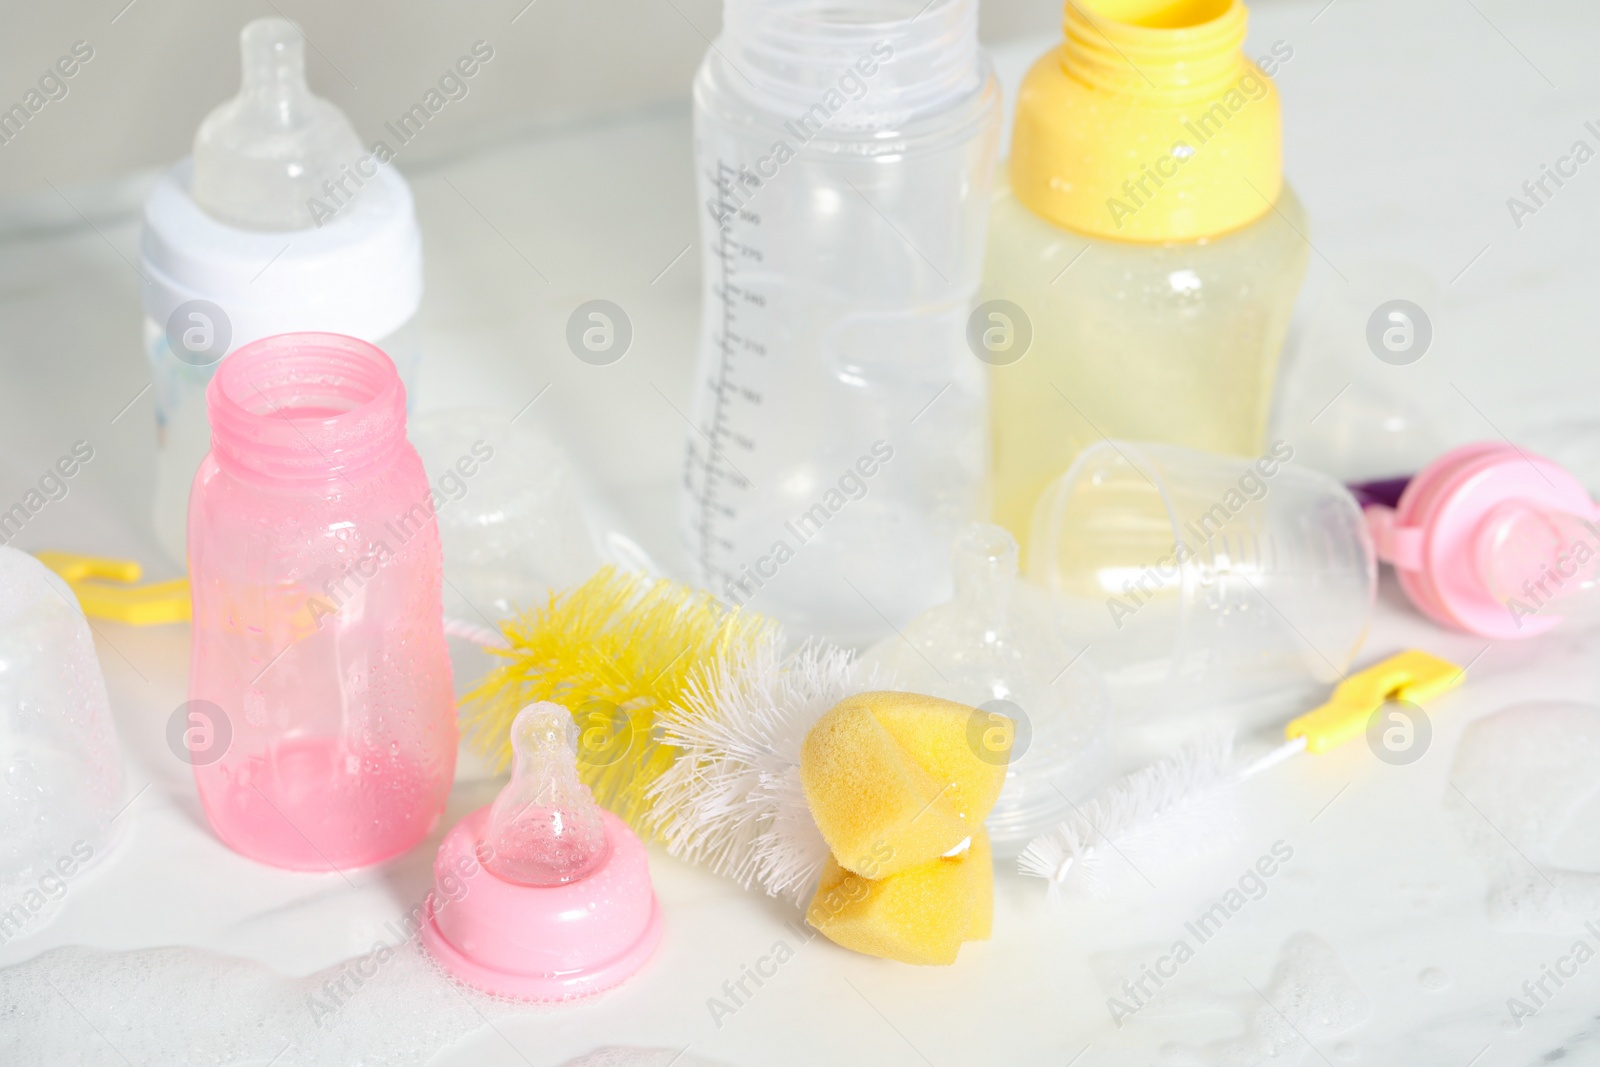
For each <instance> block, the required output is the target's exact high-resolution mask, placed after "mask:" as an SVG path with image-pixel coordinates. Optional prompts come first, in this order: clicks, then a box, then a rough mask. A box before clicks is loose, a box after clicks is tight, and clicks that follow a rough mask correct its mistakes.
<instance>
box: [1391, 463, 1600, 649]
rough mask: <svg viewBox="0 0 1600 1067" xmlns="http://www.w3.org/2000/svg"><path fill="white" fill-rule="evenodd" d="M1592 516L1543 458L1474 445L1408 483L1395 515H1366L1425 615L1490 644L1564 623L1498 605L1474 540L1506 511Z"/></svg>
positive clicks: (1584, 500) (1571, 481) (1575, 486)
mask: <svg viewBox="0 0 1600 1067" xmlns="http://www.w3.org/2000/svg"><path fill="white" fill-rule="evenodd" d="M1511 502H1515V503H1521V504H1526V505H1528V506H1530V507H1533V508H1539V509H1544V510H1547V511H1549V512H1552V513H1567V514H1570V515H1575V516H1585V517H1587V516H1592V515H1594V513H1595V504H1594V502H1593V501H1592V500H1591V499H1590V498H1589V493H1588V491H1587V490H1586V489H1585V488H1584V487H1583V484H1582V483H1581V482H1579V481H1578V479H1576V478H1575V477H1573V476H1572V475H1571V474H1570V473H1568V472H1567V471H1566V470H1565V469H1563V468H1562V467H1560V466H1558V465H1557V464H1555V463H1553V462H1551V461H1550V460H1548V459H1545V458H1544V457H1542V456H1536V455H1532V454H1530V453H1527V452H1524V451H1521V450H1519V449H1517V448H1516V447H1515V446H1513V445H1510V444H1506V443H1502V442H1487V441H1486V442H1478V443H1476V444H1470V445H1463V446H1462V447H1460V448H1457V449H1454V450H1452V451H1450V452H1447V453H1445V454H1444V455H1443V456H1440V457H1439V458H1438V459H1437V460H1435V461H1434V462H1432V463H1430V464H1429V465H1428V467H1427V469H1425V470H1423V471H1422V472H1421V473H1420V474H1418V475H1417V476H1416V477H1414V478H1412V479H1411V482H1410V484H1409V485H1407V486H1406V489H1405V492H1404V493H1402V494H1401V495H1400V500H1399V502H1398V503H1397V505H1396V506H1395V507H1394V509H1393V510H1391V509H1389V508H1386V507H1382V506H1369V507H1368V508H1367V509H1366V517H1367V525H1368V528H1369V529H1370V530H1371V532H1372V536H1373V541H1374V543H1375V545H1376V546H1377V551H1378V557H1379V558H1380V559H1382V560H1384V561H1385V562H1387V563H1391V564H1393V565H1394V568H1395V573H1396V575H1397V577H1398V578H1399V580H1400V586H1401V588H1402V589H1404V590H1405V592H1406V595H1407V596H1408V597H1410V599H1411V602H1412V603H1413V604H1415V605H1416V606H1417V608H1418V609H1420V610H1421V611H1422V612H1423V613H1424V614H1426V615H1427V616H1429V617H1430V618H1432V619H1433V620H1434V621H1436V622H1439V623H1441V624H1443V625H1445V626H1449V627H1451V628H1453V629H1457V630H1465V631H1467V632H1468V633H1474V634H1478V635H1480V636H1483V637H1492V638H1520V637H1532V636H1535V635H1537V634H1542V633H1545V632H1547V631H1548V630H1550V629H1551V628H1552V627H1554V626H1556V625H1558V624H1559V623H1560V622H1561V616H1559V615H1555V614H1541V615H1522V616H1519V614H1518V613H1516V612H1514V611H1513V610H1512V609H1511V607H1510V606H1509V605H1508V604H1507V603H1506V602H1504V601H1501V600H1499V599H1497V598H1496V597H1495V595H1494V593H1493V592H1492V591H1491V590H1490V589H1489V587H1488V585H1487V583H1486V582H1485V581H1484V578H1483V576H1482V575H1481V574H1480V573H1479V570H1478V568H1477V567H1476V566H1475V549H1476V539H1477V537H1478V533H1479V531H1480V529H1481V528H1482V526H1483V524H1484V521H1485V520H1486V519H1487V518H1488V517H1489V515H1490V513H1491V512H1493V511H1495V509H1497V508H1499V507H1500V506H1501V505H1504V504H1507V503H1511Z"/></svg>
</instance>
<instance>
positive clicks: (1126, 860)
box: [1017, 731, 1239, 902]
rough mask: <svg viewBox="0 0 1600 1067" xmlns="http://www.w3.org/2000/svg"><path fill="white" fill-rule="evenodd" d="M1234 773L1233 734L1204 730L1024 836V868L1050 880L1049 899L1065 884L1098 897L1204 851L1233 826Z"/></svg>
mask: <svg viewBox="0 0 1600 1067" xmlns="http://www.w3.org/2000/svg"><path fill="white" fill-rule="evenodd" d="M1238 780H1239V773H1238V768H1237V766H1236V764H1235V762H1234V758H1233V734H1232V733H1231V732H1227V731H1220V732H1215V733H1207V734H1205V735H1202V736H1201V737H1198V738H1196V739H1194V740H1192V741H1190V742H1189V743H1188V744H1185V745H1184V746H1183V747H1182V748H1180V749H1178V751H1176V752H1174V753H1173V754H1172V755H1170V756H1167V757H1165V758H1163V759H1160V760H1157V761H1156V762H1155V763H1152V764H1151V765H1150V766H1148V767H1143V768H1141V769H1139V770H1137V771H1135V772H1133V773H1132V774H1130V775H1128V776H1127V777H1125V778H1122V779H1120V780H1119V781H1116V782H1113V783H1112V784H1111V785H1109V786H1107V787H1106V788H1105V790H1103V791H1102V792H1101V793H1099V794H1098V795H1097V796H1094V797H1092V798H1090V799H1089V800H1086V801H1084V802H1083V803H1082V804H1079V805H1075V806H1074V808H1073V811H1072V814H1071V815H1069V816H1068V817H1067V818H1065V819H1063V820H1062V821H1061V822H1060V823H1058V824H1057V825H1056V826H1055V827H1054V828H1053V829H1050V830H1047V831H1045V832H1044V833H1042V834H1040V835H1039V836H1038V837H1036V838H1034V839H1033V840H1032V841H1030V842H1029V843H1028V847H1027V848H1026V849H1024V850H1023V852H1022V855H1021V856H1020V857H1018V859H1017V869H1018V870H1019V871H1021V872H1022V873H1023V874H1028V875H1033V876H1035V877H1038V878H1043V879H1045V880H1046V881H1047V882H1048V883H1049V892H1050V897H1051V900H1052V901H1053V902H1054V901H1059V900H1060V899H1061V898H1062V897H1063V896H1064V895H1065V894H1066V893H1067V892H1068V889H1069V887H1070V888H1072V889H1076V890H1079V891H1081V892H1084V893H1086V894H1087V895H1089V896H1093V897H1097V898H1103V897H1106V896H1109V895H1110V894H1111V893H1112V892H1113V891H1114V890H1115V889H1117V888H1118V887H1120V886H1122V885H1124V884H1126V883H1127V882H1128V881H1130V880H1131V881H1134V882H1147V881H1149V876H1148V875H1146V874H1145V873H1144V872H1145V871H1147V870H1150V871H1154V870H1158V869H1160V868H1161V867H1162V866H1163V865H1166V864H1170V863H1173V862H1175V861H1179V860H1183V859H1188V858H1192V857H1194V856H1196V855H1200V854H1203V853H1204V852H1206V851H1209V850H1210V849H1212V848H1215V847H1216V846H1217V845H1218V844H1219V843H1225V842H1226V840H1227V839H1228V838H1230V837H1231V836H1232V834H1233V832H1234V830H1235V820H1234V819H1233V817H1232V814H1231V812H1230V811H1229V810H1228V806H1227V803H1226V800H1227V797H1226V793H1227V792H1228V787H1229V786H1231V785H1233V784H1234V783H1235V782H1237V781H1238Z"/></svg>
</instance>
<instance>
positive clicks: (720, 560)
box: [683, 0, 999, 643]
mask: <svg viewBox="0 0 1600 1067" xmlns="http://www.w3.org/2000/svg"><path fill="white" fill-rule="evenodd" d="M694 96H695V140H696V163H697V166H698V168H699V195H700V199H701V202H702V205H703V211H702V215H701V233H702V236H703V238H704V241H705V244H704V252H705V256H704V263H705V273H704V282H703V287H704V288H703V300H702V307H701V314H702V321H701V331H700V350H699V361H698V363H697V367H696V375H695V379H694V396H693V412H692V420H693V423H694V429H693V430H692V431H691V432H690V433H689V435H688V441H689V443H688V455H687V462H686V468H685V479H684V482H685V484H684V508H683V514H684V520H685V522H684V525H685V533H686V537H687V540H688V544H689V550H690V553H691V555H692V557H693V559H694V561H695V563H696V565H697V567H698V571H699V575H700V578H701V580H702V581H704V582H705V583H706V584H707V586H708V587H709V588H710V589H711V590H712V591H713V592H714V593H716V594H717V595H718V596H721V597H723V598H724V599H726V600H728V601H730V602H732V603H737V604H753V606H754V607H756V608H757V609H759V610H761V611H764V612H766V613H768V614H771V615H774V616H776V617H777V618H779V619H781V620H783V621H784V622H785V623H787V624H789V625H790V626H792V627H793V628H794V629H796V630H797V631H798V632H804V633H815V634H823V635H826V636H829V637H832V638H834V639H836V640H841V641H845V642H849V643H865V642H867V641H870V640H873V639H875V638H877V637H880V636H882V635H883V634H884V633H887V632H888V630H889V626H890V625H891V621H893V622H898V621H903V620H905V619H907V618H909V617H911V616H912V615H914V614H915V613H916V612H918V611H920V610H922V609H924V608H926V607H929V606H931V605H933V604H935V603H938V602H940V601H941V600H944V599H946V598H948V596H949V591H950V563H949V545H950V541H951V539H952V537H953V536H954V535H955V533H956V532H957V530H959V528H960V527H961V525H962V524H963V523H965V522H967V521H968V520H969V519H970V518H971V517H972V515H973V513H974V512H975V511H976V510H977V509H978V507H979V504H980V499H979V494H980V486H981V482H982V476H983V469H984V462H985V445H984V404H985V394H984V382H983V375H982V373H981V372H982V370H983V365H982V363H981V362H980V361H978V360H977V359H976V358H974V356H973V354H972V353H971V352H970V351H969V350H968V349H967V347H966V342H965V324H966V319H967V316H968V314H969V313H970V311H971V308H972V301H973V299H974V297H975V295H976V292H977V287H978V283H979V278H980V273H981V269H982V254H983V239H984V227H985V219H986V217H987V214H988V199H989V189H990V183H991V172H992V170H993V167H994V156H995V148H996V143H997V137H998V123H999V93H998V90H997V88H996V85H995V81H994V77H993V75H992V73H991V71H990V69H989V64H988V62H987V60H986V59H985V58H984V56H983V53H982V52H981V51H980V50H979V48H978V43H977V4H976V2H975V0H932V2H931V3H930V2H925V0H872V2H870V3H866V4H861V5H854V6H852V7H851V8H850V9H849V10H848V12H847V11H846V10H845V9H844V8H843V7H840V6H837V5H833V4H829V3H824V2H821V0H727V3H726V5H725V10H724V22H723V32H722V36H721V37H720V38H719V39H718V41H717V44H716V46H715V47H714V48H712V49H711V50H710V51H709V52H708V53H707V54H706V58H705V61H704V63H702V64H701V67H700V72H699V75H698V76H697V78H696V80H695V90H694Z"/></svg>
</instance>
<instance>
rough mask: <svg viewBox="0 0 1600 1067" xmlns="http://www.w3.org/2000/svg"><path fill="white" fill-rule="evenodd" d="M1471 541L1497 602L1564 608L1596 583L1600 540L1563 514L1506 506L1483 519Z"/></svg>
mask: <svg viewBox="0 0 1600 1067" xmlns="http://www.w3.org/2000/svg"><path fill="white" fill-rule="evenodd" d="M1475 541H1476V543H1475V545H1474V549H1475V555H1476V557H1477V558H1476V561H1475V562H1476V564H1477V568H1478V574H1479V575H1480V576H1481V577H1482V579H1483V582H1484V584H1485V585H1486V586H1487V587H1488V589H1489V591H1490V593H1492V594H1493V595H1494V596H1495V597H1496V598H1497V599H1500V600H1507V601H1508V600H1511V599H1517V600H1519V601H1524V602H1526V603H1528V604H1531V605H1536V606H1540V607H1542V606H1543V605H1544V604H1548V603H1550V602H1551V601H1557V600H1559V601H1561V602H1563V604H1564V605H1566V604H1570V602H1571V601H1573V600H1574V599H1575V598H1576V597H1577V596H1578V595H1580V594H1586V593H1592V592H1593V591H1594V590H1595V587H1596V584H1597V581H1600V574H1597V573H1596V565H1595V561H1596V560H1597V559H1600V537H1597V534H1596V530H1595V528H1594V526H1593V525H1592V524H1591V523H1588V522H1586V521H1584V520H1583V519H1582V518H1580V517H1579V516H1576V515H1571V514H1568V513H1567V512H1564V511H1555V510H1552V509H1549V508H1544V507H1538V506H1535V505H1532V504H1528V503H1525V502H1522V501H1508V502H1507V503H1504V504H1501V505H1500V506H1499V507H1497V508H1495V509H1494V510H1493V511H1491V512H1490V513H1489V514H1488V515H1487V516H1485V518H1484V521H1483V522H1482V524H1481V525H1480V526H1479V527H1478V533H1477V537H1476V539H1475Z"/></svg>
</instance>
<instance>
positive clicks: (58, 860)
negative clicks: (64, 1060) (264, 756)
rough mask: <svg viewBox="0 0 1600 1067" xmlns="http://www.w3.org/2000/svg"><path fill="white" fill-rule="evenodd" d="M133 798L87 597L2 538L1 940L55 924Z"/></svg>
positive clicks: (108, 847)
mask: <svg viewBox="0 0 1600 1067" xmlns="http://www.w3.org/2000/svg"><path fill="white" fill-rule="evenodd" d="M121 804H122V756H121V753H120V752H119V751H118V748H117V735H116V730H115V728H114V727H113V725H112V722H111V707H110V703H109V702H108V700H107V698H106V683H105V678H104V677H103V676H102V675H101V673H100V661H99V659H98V658H96V656H95V651H94V639H93V638H91V637H90V636H89V624H88V623H87V622H86V621H85V620H84V617H83V613H82V612H81V611H80V610H79V609H78V601H77V598H76V597H74V596H73V595H72V590H71V589H69V588H68V587H67V584H66V583H65V582H64V581H62V580H61V579H60V578H59V577H57V576H56V575H55V574H54V573H52V572H51V571H50V570H48V569H47V568H46V567H45V565H44V564H42V563H40V562H39V561H38V560H36V559H34V558H33V557H32V556H30V555H28V554H27V553H25V552H19V551H18V550H17V549H14V548H10V547H7V546H4V545H0V944H4V943H5V942H6V941H9V940H10V939H11V938H12V937H15V936H17V935H19V934H21V933H23V932H25V931H29V930H31V929H33V928H34V927H36V926H37V925H38V924H40V923H42V922H44V921H46V920H48V919H49V918H50V917H51V915H52V914H53V913H54V911H55V906H56V905H57V903H58V902H59V901H60V900H61V899H62V898H64V897H65V896H66V894H67V892H68V890H69V888H70V885H71V882H72V880H73V879H74V878H76V877H77V876H78V875H79V874H81V873H82V871H83V870H84V868H85V867H87V866H89V865H91V864H94V863H97V862H99V860H100V859H101V858H102V857H103V856H104V855H106V854H107V853H108V852H110V850H111V846H112V844H113V843H114V839H115V837H116V831H119V830H120V829H121V827H120V826H118V825H116V823H115V822H114V821H113V820H115V819H116V818H117V816H118V814H119V810H120V807H121ZM123 821H124V822H125V821H126V819H124V820H123Z"/></svg>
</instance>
